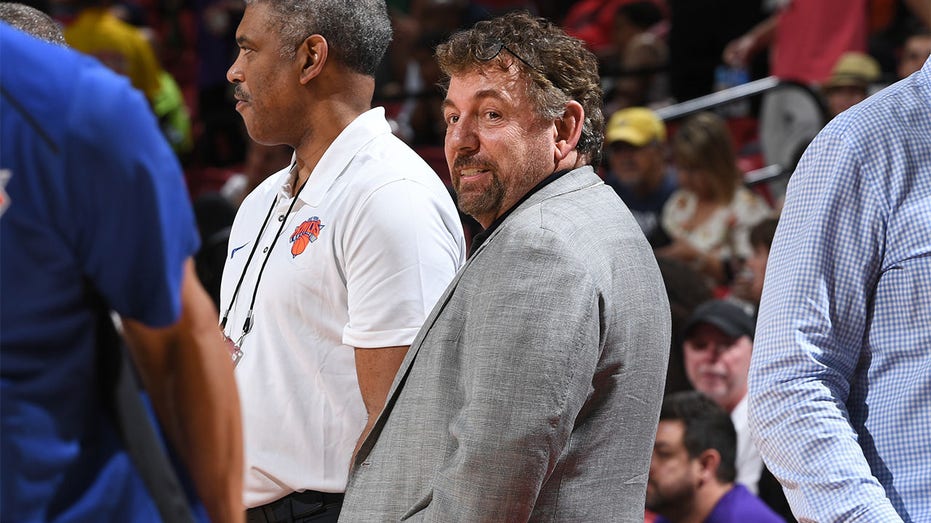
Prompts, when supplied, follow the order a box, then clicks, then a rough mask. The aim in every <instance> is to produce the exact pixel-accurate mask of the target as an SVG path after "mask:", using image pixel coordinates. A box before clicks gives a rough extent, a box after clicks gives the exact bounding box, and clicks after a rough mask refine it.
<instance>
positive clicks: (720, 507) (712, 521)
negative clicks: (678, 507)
mask: <svg viewBox="0 0 931 523" xmlns="http://www.w3.org/2000/svg"><path fill="white" fill-rule="evenodd" d="M746 521H752V522H753V523H785V520H784V519H782V518H781V517H779V515H778V514H776V513H775V512H773V509H771V508H769V506H767V505H766V503H763V501H762V500H761V499H760V498H758V497H756V496H755V495H753V493H751V492H750V491H749V490H747V489H746V487H744V486H743V485H740V484H734V488H732V489H731V490H729V491H728V493H727V494H725V495H724V497H722V498H721V499H720V500H718V503H717V504H716V505H715V506H714V510H712V511H711V514H708V517H707V518H706V519H705V523H743V522H746ZM656 523H669V520H668V519H666V518H664V517H663V516H658V517H657V518H656Z"/></svg>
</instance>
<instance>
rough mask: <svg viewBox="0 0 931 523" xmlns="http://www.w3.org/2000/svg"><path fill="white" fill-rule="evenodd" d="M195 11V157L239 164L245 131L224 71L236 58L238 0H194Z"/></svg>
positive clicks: (210, 163) (205, 161)
mask: <svg viewBox="0 0 931 523" xmlns="http://www.w3.org/2000/svg"><path fill="white" fill-rule="evenodd" d="M194 5H195V7H196V13H197V55H198V65H199V67H198V73H197V115H198V119H199V120H200V124H201V125H200V132H199V133H197V136H196V137H195V141H196V144H195V148H196V151H195V157H196V160H197V161H198V162H199V163H201V164H203V165H206V166H210V167H228V166H231V165H238V164H240V163H242V161H243V158H244V157H245V152H246V143H247V142H246V138H247V137H246V132H245V128H244V127H243V124H242V119H241V118H239V114H238V113H237V112H236V109H235V106H236V102H235V100H234V99H233V93H232V88H231V87H230V85H229V83H228V82H227V81H226V70H227V69H228V68H229V66H230V64H232V63H233V60H234V59H235V58H236V53H237V52H238V51H239V49H238V48H237V46H236V27H237V26H238V25H239V20H240V19H241V18H242V12H243V9H244V8H245V2H243V1H242V0H195V2H194Z"/></svg>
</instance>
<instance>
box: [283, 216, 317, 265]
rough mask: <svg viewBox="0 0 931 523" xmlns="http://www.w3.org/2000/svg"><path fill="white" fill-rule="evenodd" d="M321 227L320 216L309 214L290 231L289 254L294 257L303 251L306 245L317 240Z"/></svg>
mask: <svg viewBox="0 0 931 523" xmlns="http://www.w3.org/2000/svg"><path fill="white" fill-rule="evenodd" d="M323 227H324V225H323V224H322V223H320V218H319V217H317V216H311V217H310V218H308V219H306V220H304V221H303V222H302V223H301V224H300V225H298V226H297V227H295V228H294V232H293V233H291V256H292V257H296V256H297V255H299V254H301V253H303V252H304V249H306V248H307V245H309V244H311V243H313V242H315V241H317V238H319V237H320V229H323Z"/></svg>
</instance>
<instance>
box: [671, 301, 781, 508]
mask: <svg viewBox="0 0 931 523" xmlns="http://www.w3.org/2000/svg"><path fill="white" fill-rule="evenodd" d="M755 328H756V327H755V321H754V319H753V316H752V315H751V314H750V313H749V312H748V311H747V310H746V309H745V308H744V307H742V306H741V305H738V304H736V303H734V302H732V301H729V300H712V301H708V302H705V303H703V304H701V305H699V306H698V307H697V308H696V309H695V312H693V313H692V316H691V317H689V319H688V321H687V322H686V325H685V343H683V345H682V352H683V355H684V357H685V372H686V374H687V375H688V378H689V382H690V383H691V384H692V386H693V387H695V390H698V391H700V392H701V393H703V394H705V395H706V396H708V397H709V398H711V399H712V400H714V402H715V403H717V404H718V405H720V406H721V408H723V409H724V410H725V411H727V412H728V413H729V414H730V416H731V420H732V421H733V423H734V428H735V429H736V430H737V461H736V466H737V482H738V483H741V484H743V485H744V486H746V487H747V488H748V489H750V490H751V491H752V492H756V487H757V483H758V482H759V480H760V473H761V472H762V470H763V459H762V458H761V457H760V452H759V450H757V448H756V447H755V446H754V445H753V442H752V441H751V440H750V433H749V429H748V427H747V372H748V369H749V368H750V353H751V352H752V351H753V333H754V330H755Z"/></svg>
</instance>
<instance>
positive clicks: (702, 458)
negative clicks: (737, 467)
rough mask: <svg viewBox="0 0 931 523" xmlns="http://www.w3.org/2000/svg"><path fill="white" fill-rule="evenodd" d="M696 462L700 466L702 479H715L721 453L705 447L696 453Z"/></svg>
mask: <svg viewBox="0 0 931 523" xmlns="http://www.w3.org/2000/svg"><path fill="white" fill-rule="evenodd" d="M698 464H699V466H700V467H701V477H702V480H703V481H717V478H718V467H719V466H720V465H721V454H720V453H719V452H718V451H717V450H715V449H705V450H704V451H702V453H701V454H699V455H698Z"/></svg>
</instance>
